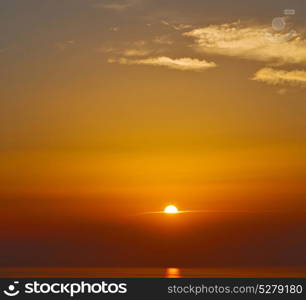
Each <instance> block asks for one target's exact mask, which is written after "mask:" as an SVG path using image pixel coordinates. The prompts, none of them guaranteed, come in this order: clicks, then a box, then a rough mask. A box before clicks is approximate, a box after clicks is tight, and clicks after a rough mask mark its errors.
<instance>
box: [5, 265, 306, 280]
mask: <svg viewBox="0 0 306 300" xmlns="http://www.w3.org/2000/svg"><path fill="white" fill-rule="evenodd" d="M0 277H6V278H7V277H11V278H13V277H19V278H20V277H23V278H30V277H45V278H47V277H63V278H65V277H67V278H68V277H72V278H78V277H87V278H95V277H96V278H135V277H137V278H139V277H150V278H152V277H157V278H180V277H202V278H205V277H213V278H220V277H229V278H230V277H236V278H237V277H248V278H250V277H253V278H254V277H272V278H273V277H306V268H175V267H171V268H0Z"/></svg>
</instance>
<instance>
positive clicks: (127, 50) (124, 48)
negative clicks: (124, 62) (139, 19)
mask: <svg viewBox="0 0 306 300" xmlns="http://www.w3.org/2000/svg"><path fill="white" fill-rule="evenodd" d="M153 50H154V49H152V48H151V47H149V45H148V43H147V42H146V41H144V40H139V41H135V42H130V43H122V44H119V45H116V46H110V47H102V48H99V49H97V51H98V52H103V53H109V54H112V55H119V56H127V57H132V56H135V57H136V56H142V57H143V56H147V55H149V54H151V53H152V52H153Z"/></svg>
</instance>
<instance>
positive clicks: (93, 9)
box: [0, 0, 306, 264]
mask: <svg viewBox="0 0 306 300" xmlns="http://www.w3.org/2000/svg"><path fill="white" fill-rule="evenodd" d="M287 8H292V9H295V10H296V14H295V16H292V17H290V18H287V19H286V22H287V27H286V28H285V29H284V30H283V31H281V32H275V31H273V29H272V27H271V23H272V20H273V18H275V17H280V16H282V15H283V10H284V9H287ZM305 17H306V3H304V2H303V1H298V0H294V1H292V0H291V1H274V0H270V1H249V0H248V1H245V0H244V1H242V0H237V1H234V2H233V1H225V0H219V1H187V0H177V1H168V0H163V1H151V0H126V1H124V0H122V1H119V0H118V1H103V0H90V1H83V0H62V1H57V0H44V1H38V0H27V1H18V0H2V1H1V4H0V62H1V68H0V76H1V81H0V140H1V143H0V154H1V155H0V165H1V168H0V209H1V213H0V217H2V218H5V219H6V220H7V222H8V224H10V225H11V227H10V229H8V230H9V232H10V230H11V233H12V235H11V237H10V238H8V240H10V242H12V245H13V244H14V243H15V242H16V243H17V244H19V243H21V244H22V242H21V241H20V236H22V233H18V232H20V231H19V230H18V228H20V226H21V227H22V226H24V224H28V223H27V222H28V220H30V219H32V218H33V219H35V220H36V222H38V224H40V225H39V226H46V228H48V229H46V230H47V232H48V230H51V229H50V228H49V227H50V224H51V223H52V222H53V221H54V220H55V219H56V218H58V219H59V220H63V221H60V222H63V223H64V225H63V226H64V227H65V226H66V227H65V228H69V230H68V229H67V232H70V233H71V235H72V236H74V235H75V230H74V229H73V225H71V224H76V223H74V222H81V223H82V222H84V223H85V224H87V225H88V224H90V225H88V226H89V228H91V226H95V225H93V224H96V226H97V227H99V228H101V232H108V229H107V228H106V227H107V225H105V224H106V223H104V222H110V223H111V224H113V225H112V226H118V228H121V229H122V228H127V227H128V226H130V227H129V228H133V226H136V227H137V226H138V225H135V224H134V223H135V222H136V223H137V222H138V221H139V220H138V221H136V220H133V221H124V222H127V223H124V222H123V221H122V218H129V217H130V216H132V215H135V214H138V213H141V212H144V211H154V210H161V209H162V208H163V207H164V206H165V205H167V204H169V203H174V204H177V205H178V206H179V208H181V209H186V210H196V209H199V210H203V209H204V210H205V209H208V210H218V209H219V210H224V209H225V210H226V209H229V210H235V209H237V210H243V209H250V210H256V211H266V210H274V211H277V212H281V213H288V214H290V216H288V217H287V218H285V220H286V221H284V224H287V223H288V224H289V223H290V222H291V223H292V222H293V220H294V219H295V214H296V212H299V213H303V212H305V210H306V201H305V200H306V187H305V180H306V172H305V170H306V75H305V74H306V18H305ZM291 30H294V33H293V34H292V35H287V34H288V33H290V32H291ZM271 37H272V38H275V39H277V38H280V40H272V41H271ZM287 37H288V40H287ZM284 38H285V40H284ZM44 216H48V217H46V220H45V221H43V219H44V218H45V217H44ZM48 218H51V220H49V219H48ZM53 218H54V220H53ZM211 218H212V221H210V222H212V224H213V223H214V222H216V223H215V225H216V227H217V228H218V230H220V234H221V233H222V230H224V227H223V226H224V224H223V221H220V219H219V217H218V218H216V219H214V218H213V217H211V216H210V219H211ZM240 218H242V219H243V220H244V218H243V217H241V216H240V217H237V218H233V220H232V221H231V222H233V223H231V224H233V228H234V227H235V226H238V227H239V225H237V224H236V223H237V222H238V223H239V222H240V221H237V220H238V219H239V220H240ZM118 219H119V220H120V222H119V221H118ZM221 219H222V218H221ZM302 219H303V217H300V216H299V215H296V220H297V221H295V222H296V223H294V222H293V223H294V224H298V225H296V227H294V226H295V225H292V226H293V229H292V230H293V231H294V230H296V231H295V232H299V230H300V228H305V222H304V223H303V222H302V221H301V222H300V221H299V220H302ZM52 220H53V221H52ZM76 220H78V221H76ZM124 220H125V219H124ZM213 220H215V221H213ZM252 220H253V218H251V221H250V220H248V221H245V220H244V221H241V222H242V223H243V222H245V224H248V226H249V227H248V228H249V230H250V231H254V232H256V229H252V228H253V227H252V225H251V224H253V223H252ZM277 220H278V219H277V217H275V216H274V217H273V222H272V223H273V224H274V225H275V227H273V228H272V229H273V230H275V231H273V230H272V231H273V232H274V233H275V232H276V231H277V230H278V229H277V224H278V221H277ZM48 222H49V223H48ZM69 222H72V223H69ZM122 222H123V223H124V224H125V225H123V223H122ZM141 222H142V221H141ZM154 222H155V221H154ZM201 222H202V221H201ZM254 222H257V221H254ZM265 222H267V220H266V219H265ZM286 222H287V223H286ZM101 224H102V225H101ZM103 224H104V225H103ZM107 224H108V223H107ZM114 224H116V225H114ZM127 224H128V225H127ZM137 224H138V223H137ZM192 224H193V225H190V226H191V228H195V227H192V226H196V225H194V224H196V222H195V223H194V221H193V223H192ZM201 224H202V223H201ZM87 225H86V226H87ZM274 225H273V226H274ZM29 226H30V225H29ZM33 226H34V225H33ZM86 226H85V227H86ZM100 226H101V227H100ZM105 226H106V227H105ZM146 226H147V227H146V228H152V227H150V226H151V225H148V224H146ZM165 226H167V225H165ZM201 226H203V225H201ZM258 226H259V225H258ZM34 227H35V226H34ZM238 227H237V228H238ZM255 227H256V226H255ZM255 227H254V228H255ZM259 227H260V230H259V231H261V230H262V231H264V229H263V228H264V226H259ZM30 228H31V226H30ZM116 228H117V227H116ZM201 228H202V227H201ZM204 228H205V226H204ZM29 230H31V229H29ZM84 230H85V231H86V229H84ZM122 230H123V229H122ZM148 230H149V229H148ZM201 230H202V229H201ZM214 230H215V229H214ZM214 230H213V229H212V231H210V232H213V231H214ZM216 230H217V229H216ZM2 231H3V232H4V230H2ZM51 231H52V230H51ZM131 231H133V229H131ZM144 231H145V230H144ZM118 232H120V230H119V229H118ZM97 234H98V233H97ZM105 234H106V233H105ZM218 234H219V233H218ZM118 235H119V236H121V233H120V234H119V233H118ZM145 235H146V233H143V232H142V233H139V239H140V240H141V238H143V236H145ZM221 235H222V234H221ZM276 235H277V234H276ZM8 236H10V235H8ZM106 236H108V235H107V234H106ZM245 236H247V231H246V233H245ZM95 237H96V236H95V235H93V236H92V239H93V240H94V239H95ZM277 237H278V241H279V243H282V242H284V241H283V240H282V238H281V237H279V235H277ZM294 237H296V240H295V241H294V242H293V244H294V245H293V246H292V247H293V249H294V247H296V245H297V244H298V234H296V236H295V235H294ZM14 238H15V239H16V240H14ZM120 238H121V237H120ZM33 239H34V240H35V238H33ZM37 240H38V241H41V240H43V238H42V237H41V236H39V237H38V238H37ZM14 241H15V242H14ZM17 241H18V242H17ZM35 241H36V240H35ZM226 241H227V239H226ZM35 243H36V242H33V245H34V244H35ZM58 243H59V245H62V241H58ZM126 243H127V244H128V245H129V247H130V246H131V244H132V242H128V241H127V242H126ZM176 243H177V241H176V242H174V244H176ZM190 243H191V244H193V240H191V241H190ZM296 243H297V244H296ZM72 244H73V243H72ZM123 244H124V243H123ZM31 245H32V244H31V243H30V246H29V247H30V248H31V247H32V246H31ZM100 246H101V245H100ZM100 246H99V247H100ZM33 247H34V246H33ZM101 247H102V246H101ZM142 247H143V248H141V249H147V248H146V247H149V246H148V245H145V244H143V245H142ZM211 247H212V248H211V249H210V250H209V251H212V252H213V251H214V250H213V249H215V248H214V245H213V243H212V246H211ZM216 247H217V246H216ZM300 247H302V249H305V243H304V244H303V245H300ZM8 249H10V247H8ZM99 249H100V248H99ZM143 251H145V250H143ZM290 251H291V250H290ZM8 252H9V251H8ZM182 253H183V252H182ZM190 253H192V251H191V252H190ZM286 253H287V252H286ZM288 253H289V252H288ZM290 253H291V252H290ZM16 255H17V254H16ZM118 255H119V254H118ZM12 259H13V258H12ZM64 260H65V258H63V261H64ZM93 260H94V259H93ZM115 260H116V259H115V258H114V261H115ZM246 260H247V258H245V261H246ZM258 260H260V258H258ZM20 261H21V262H22V261H23V260H22V258H20ZM25 261H27V262H28V264H30V262H31V261H32V260H31V259H28V260H26V259H25ZM60 261H61V260H60ZM72 261H73V260H72ZM97 261H99V260H98V259H97ZM161 261H163V263H164V258H163V259H161ZM145 262H146V260H145V259H143V264H145ZM150 262H152V261H151V260H150V259H149V258H148V259H147V264H150ZM100 263H101V262H100ZM72 264H73V263H72ZM101 264H103V263H101ZM140 264H142V263H140ZM152 264H158V259H156V260H155V259H154V263H152ZM185 264H188V262H187V261H186V262H185Z"/></svg>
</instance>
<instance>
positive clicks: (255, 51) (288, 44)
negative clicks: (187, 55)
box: [183, 22, 306, 65]
mask: <svg viewBox="0 0 306 300" xmlns="http://www.w3.org/2000/svg"><path fill="white" fill-rule="evenodd" d="M183 35H184V36H187V37H192V38H193V39H194V42H195V43H194V48H195V49H196V50H197V51H199V52H201V53H205V54H217V55H224V56H231V57H238V58H244V59H250V60H256V61H262V62H268V63H275V64H279V65H281V64H303V65H306V39H305V38H303V37H302V35H300V34H298V33H296V32H295V31H291V32H284V33H277V34H275V33H271V32H269V29H268V28H267V27H265V26H259V25H249V26H248V25H242V24H241V23H239V22H236V23H232V24H222V25H211V26H208V27H203V28H198V29H194V30H192V31H189V32H186V33H184V34H183Z"/></svg>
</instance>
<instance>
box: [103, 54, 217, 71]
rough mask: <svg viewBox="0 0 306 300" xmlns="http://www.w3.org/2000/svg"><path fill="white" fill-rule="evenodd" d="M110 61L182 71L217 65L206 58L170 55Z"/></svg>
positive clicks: (199, 69)
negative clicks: (174, 57)
mask: <svg viewBox="0 0 306 300" xmlns="http://www.w3.org/2000/svg"><path fill="white" fill-rule="evenodd" d="M108 62H109V63H119V64H124V65H151V66H162V67H167V68H169V69H176V70H181V71H204V70H207V69H211V68H215V67H217V65H216V64H215V63H214V62H208V61H206V60H198V59H195V58H189V57H184V58H177V59H172V58H170V57H165V56H161V57H151V58H146V59H127V58H119V59H109V60H108Z"/></svg>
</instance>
